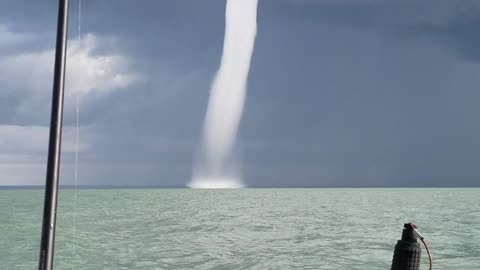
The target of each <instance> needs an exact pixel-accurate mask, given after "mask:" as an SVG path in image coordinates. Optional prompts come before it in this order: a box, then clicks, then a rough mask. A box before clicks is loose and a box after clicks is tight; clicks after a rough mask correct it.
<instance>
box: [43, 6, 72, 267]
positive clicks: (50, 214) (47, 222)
mask: <svg viewBox="0 0 480 270" xmlns="http://www.w3.org/2000/svg"><path fill="white" fill-rule="evenodd" d="M68 2H69V1H68V0H59V4H58V21H57V37H56V45H55V66H54V73H53V90H52V111H51V118H50V135H49V141H48V160H47V173H46V181H45V201H44V205H43V222H42V238H41V242H40V259H39V262H38V269H39V270H52V268H53V254H54V244H55V226H56V214H57V198H58V180H59V172H60V152H61V144H62V122H63V103H64V100H63V99H64V89H65V65H66V55H67V32H68Z"/></svg>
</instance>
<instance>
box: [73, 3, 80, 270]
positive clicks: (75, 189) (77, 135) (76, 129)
mask: <svg viewBox="0 0 480 270" xmlns="http://www.w3.org/2000/svg"><path fill="white" fill-rule="evenodd" d="M81 18H82V0H78V43H79V44H78V46H81V40H82V32H81ZM79 115H80V96H79V95H77V115H76V128H75V176H74V181H75V182H74V191H73V192H74V193H73V236H72V242H73V243H72V270H73V269H75V263H74V259H75V245H76V243H75V239H76V232H77V186H78V144H79V121H78V119H79Z"/></svg>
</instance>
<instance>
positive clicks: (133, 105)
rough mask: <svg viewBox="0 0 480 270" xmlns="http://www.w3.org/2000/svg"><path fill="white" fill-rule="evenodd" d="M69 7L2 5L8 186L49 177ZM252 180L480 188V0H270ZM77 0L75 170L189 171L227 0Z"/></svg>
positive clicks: (241, 148) (95, 176)
mask: <svg viewBox="0 0 480 270" xmlns="http://www.w3.org/2000/svg"><path fill="white" fill-rule="evenodd" d="M56 2H57V1H53V0H50V1H33V2H32V1H18V0H4V1H1V3H0V185H37V184H38V185H40V184H43V183H44V175H45V161H46V149H47V137H48V122H49V117H50V116H49V112H50V98H51V84H52V71H53V46H54V34H55V33H54V31H55V23H56V12H57V7H56ZM259 2H260V3H259V9H258V34H257V40H256V45H255V49H254V55H253V59H252V66H251V70H250V77H249V83H248V97H247V101H246V108H245V114H244V118H243V120H242V123H241V127H240V134H239V141H238V147H237V149H238V155H239V156H240V157H241V159H242V160H243V165H242V166H243V169H244V170H243V171H244V172H243V174H244V181H245V182H246V184H247V185H249V186H278V187H283V186H479V185H480V180H479V179H480V166H478V163H479V162H480V156H479V154H480V141H479V138H480V124H479V121H478V120H477V118H478V116H479V115H480V91H479V90H478V86H479V85H480V36H479V35H478V29H480V3H478V1H476V0H470V1H467V0H464V1H450V0H429V1H393V0H392V1H385V0H362V1H360V0H343V1H338V0H335V1H334V0H260V1H259ZM77 7H78V2H77V1H71V9H70V11H71V13H70V14H71V16H70V40H69V44H68V50H69V58H68V59H67V88H66V104H65V105H66V114H65V126H64V127H65V129H64V144H63V163H62V166H63V167H62V178H61V181H62V183H64V184H71V183H72V181H73V180H72V179H73V166H72V162H73V150H74V134H75V133H74V124H75V102H76V97H77V96H79V98H80V103H81V105H80V124H81V130H80V133H81V134H80V136H81V138H80V171H79V177H80V178H79V182H80V184H88V185H92V184H99V185H154V186H178V185H180V186H182V185H184V184H185V183H186V182H188V181H189V180H190V176H191V169H192V158H193V156H194V153H195V151H196V149H197V148H198V146H199V142H200V135H201V130H202V124H203V117H204V114H205V111H206V105H207V100H208V91H209V87H210V84H211V80H212V78H213V76H214V73H215V71H216V69H217V68H218V65H219V61H220V57H221V51H222V45H223V34H224V11H225V1H222V0H202V1H196V0H178V1H153V0H151V1H147V0H142V1H128V0H115V1H113V0H102V1H100V0H97V1H95V0H83V1H82V24H81V29H82V33H83V36H82V40H81V41H78V40H77V35H78V17H77V16H78V9H77Z"/></svg>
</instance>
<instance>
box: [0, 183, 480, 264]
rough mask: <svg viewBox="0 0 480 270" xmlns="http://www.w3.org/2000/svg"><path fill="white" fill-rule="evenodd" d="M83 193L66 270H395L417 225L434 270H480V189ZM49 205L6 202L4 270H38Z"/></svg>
mask: <svg viewBox="0 0 480 270" xmlns="http://www.w3.org/2000/svg"><path fill="white" fill-rule="evenodd" d="M77 192H78V197H77V198H78V199H77V207H76V214H74V211H73V209H74V207H73V194H74V191H73V190H62V191H61V193H60V198H59V209H58V233H57V242H56V258H55V269H79V270H80V269H85V270H86V269H89V270H98V269H389V267H390V262H391V259H392V255H393V248H394V246H395V244H396V241H397V240H398V239H399V237H400V235H401V229H402V225H403V223H404V222H408V221H413V222H415V223H417V224H418V225H419V226H420V229H421V231H422V232H423V234H424V235H425V236H426V237H427V241H428V243H429V244H430V246H431V249H432V252H433V256H434V269H480V189H242V190H188V189H178V190H175V189H165V190H161V189H152V190H125V189H124V190H114V189H110V190H108V189H103V190H78V191H77ZM42 203H43V191H42V190H0V205H1V208H0V262H1V265H0V269H1V270H5V269H15V270H17V269H36V264H37V259H38V252H39V238H40V227H41V226H40V221H41V214H42V209H41V207H42ZM74 220H76V226H75V230H74V222H73V221H74ZM74 231H75V234H73V232H74ZM73 236H75V237H73ZM423 259H424V260H423V261H424V262H426V255H425V252H423ZM422 269H428V268H427V264H425V263H424V264H423V267H422Z"/></svg>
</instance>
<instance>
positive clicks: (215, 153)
mask: <svg viewBox="0 0 480 270" xmlns="http://www.w3.org/2000/svg"><path fill="white" fill-rule="evenodd" d="M257 2H258V0H228V1H227V6H226V13H225V39H224V44H223V54H222V60H221V64H220V68H219V70H218V71H217V74H216V76H215V79H214V81H213V84H212V87H211V90H210V99H209V101H208V108H207V113H206V116H205V123H204V131H203V144H202V147H201V149H200V156H199V157H198V159H197V160H196V161H195V164H194V171H193V176H192V181H191V182H190V183H189V184H188V186H189V187H191V188H241V187H244V184H243V182H242V179H241V173H240V172H239V161H238V160H237V159H235V155H234V151H233V150H234V146H235V140H236V137H237V130H238V125H239V123H240V119H241V118H242V112H243V106H244V102H245V94H246V91H247V78H248V72H249V70H250V60H251V58H252V53H253V47H254V43H255V36H256V33H257Z"/></svg>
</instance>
